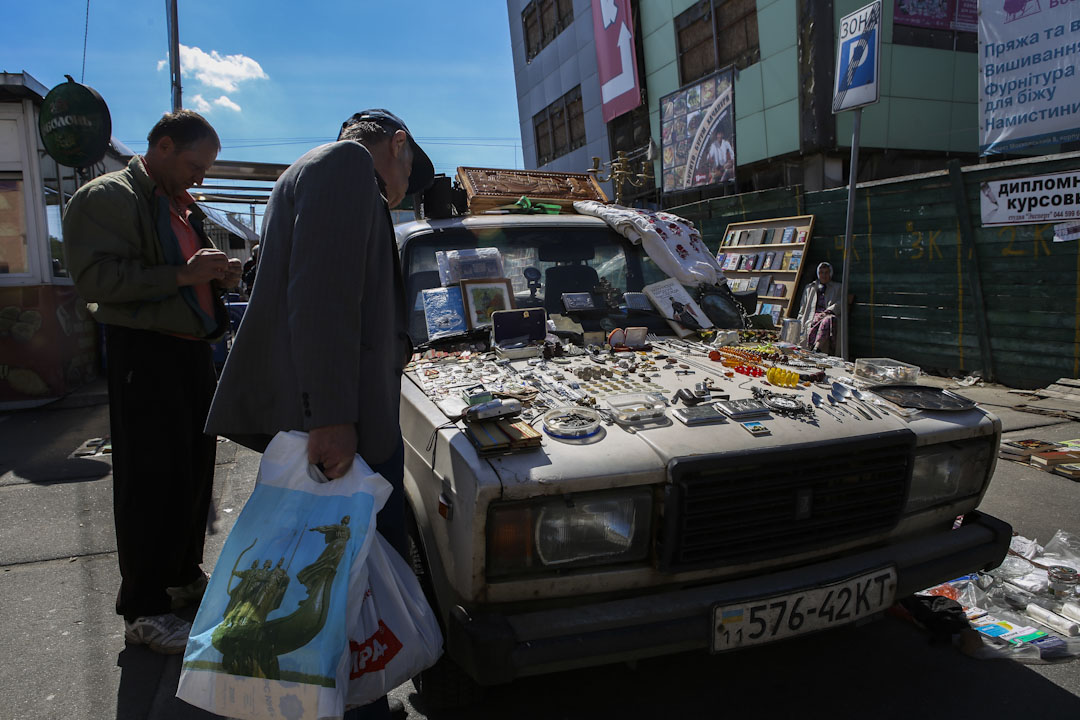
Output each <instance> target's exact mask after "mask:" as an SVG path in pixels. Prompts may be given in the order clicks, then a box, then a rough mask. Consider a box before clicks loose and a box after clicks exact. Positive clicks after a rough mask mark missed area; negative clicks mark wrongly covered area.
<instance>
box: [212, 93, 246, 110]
mask: <svg viewBox="0 0 1080 720" xmlns="http://www.w3.org/2000/svg"><path fill="white" fill-rule="evenodd" d="M214 104H215V105H217V106H218V107H223V108H225V109H226V110H232V111H233V112H240V106H239V105H237V104H236V103H234V102H233V101H232V100H230V99H229V98H228V96H227V95H222V96H221V97H219V98H218V99H217V100H215V101H214Z"/></svg>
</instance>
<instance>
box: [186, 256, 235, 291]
mask: <svg viewBox="0 0 1080 720" xmlns="http://www.w3.org/2000/svg"><path fill="white" fill-rule="evenodd" d="M228 268H229V256H228V255H226V254H225V253H223V252H221V251H220V250H212V249H210V248H201V249H200V250H196V251H195V254H194V255H192V256H191V257H190V258H189V259H188V261H187V265H182V266H180V268H178V269H177V271H176V286H177V287H184V286H186V285H202V284H204V283H208V282H210V281H212V280H224V279H225V275H226V273H227V272H228Z"/></svg>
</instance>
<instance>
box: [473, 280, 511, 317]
mask: <svg viewBox="0 0 1080 720" xmlns="http://www.w3.org/2000/svg"><path fill="white" fill-rule="evenodd" d="M461 296H462V299H463V300H464V301H465V315H466V317H467V318H468V320H469V328H470V329H474V330H475V329H476V328H481V327H489V326H490V325H491V313H493V312H496V311H499V310H513V309H514V292H513V290H512V289H511V285H510V280H509V279H507V278H485V279H479V280H462V281H461Z"/></svg>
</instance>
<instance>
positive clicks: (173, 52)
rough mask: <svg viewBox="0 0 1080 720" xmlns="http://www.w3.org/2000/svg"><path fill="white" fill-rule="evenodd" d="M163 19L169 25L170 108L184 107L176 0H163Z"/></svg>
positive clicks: (175, 109)
mask: <svg viewBox="0 0 1080 720" xmlns="http://www.w3.org/2000/svg"><path fill="white" fill-rule="evenodd" d="M165 19H166V22H167V23H168V25H169V76H170V79H171V82H172V109H173V112H176V111H177V110H179V109H180V108H182V107H184V101H183V90H182V89H181V87H180V26H179V23H178V22H177V19H176V0H165Z"/></svg>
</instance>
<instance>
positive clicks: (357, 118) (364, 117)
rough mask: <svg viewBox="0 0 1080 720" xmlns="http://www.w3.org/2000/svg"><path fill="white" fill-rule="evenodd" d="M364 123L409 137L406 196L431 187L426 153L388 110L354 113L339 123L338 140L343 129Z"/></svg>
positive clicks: (432, 175) (432, 169) (432, 176)
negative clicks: (411, 155)
mask: <svg viewBox="0 0 1080 720" xmlns="http://www.w3.org/2000/svg"><path fill="white" fill-rule="evenodd" d="M365 121H367V122H377V123H379V125H381V126H382V127H384V128H386V129H387V130H390V131H392V132H396V131H398V130H404V131H405V134H406V135H407V136H408V137H409V144H410V145H411V146H412V150H413V163H412V171H411V172H410V173H409V189H408V190H406V191H405V192H406V194H408V195H412V194H414V193H418V192H423V191H424V190H427V189H428V188H429V187H430V186H431V183H432V182H434V181H435V167H434V166H433V165H432V164H431V159H430V158H429V157H428V156H427V153H425V152H424V151H423V150H421V149H420V146H419V145H417V144H416V140H414V139H413V136H412V133H411V132H409V128H407V127H406V126H405V123H404V122H402V121H401V118H399V117H398V116H397V115H395V114H393V113H392V112H390V111H389V110H382V109H379V108H375V109H371V110H362V111H360V112H358V113H355V114H354V115H353V116H352V117H350V118H349V119H348V120H346V121H345V122H343V123H341V132H339V133H338V140H340V139H341V135H342V133H344V132H345V128H347V127H349V126H350V125H355V124H356V123H358V122H365Z"/></svg>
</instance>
